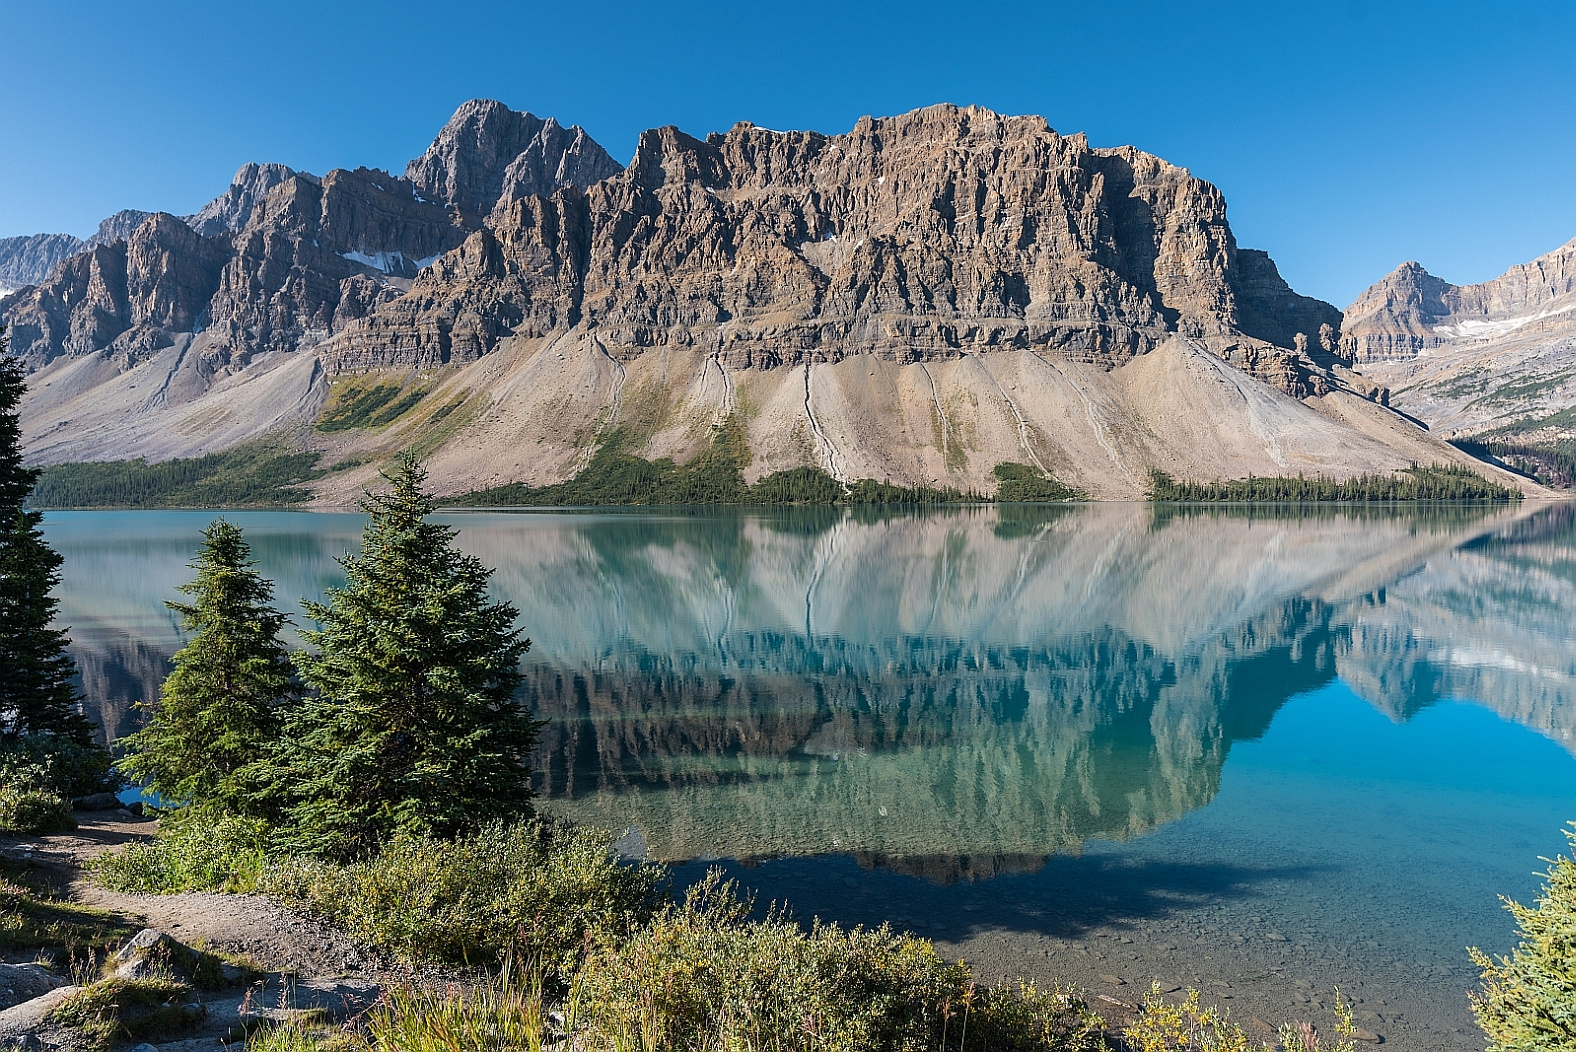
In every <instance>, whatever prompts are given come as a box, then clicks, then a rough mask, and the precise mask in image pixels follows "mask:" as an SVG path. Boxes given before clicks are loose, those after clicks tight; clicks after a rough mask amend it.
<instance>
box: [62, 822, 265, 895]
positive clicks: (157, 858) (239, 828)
mask: <svg viewBox="0 0 1576 1052" xmlns="http://www.w3.org/2000/svg"><path fill="white" fill-rule="evenodd" d="M267 837H268V825H267V823H265V822H262V821H260V820H258V819H255V818H240V817H237V816H235V815H226V814H219V813H215V812H212V811H206V810H203V809H201V808H186V809H183V810H181V811H175V812H171V813H169V814H167V815H166V816H165V817H164V819H163V821H161V822H160V823H159V832H158V835H157V836H156V837H155V838H154V839H153V841H151V842H150V843H145V844H132V845H130V846H128V847H127V848H125V849H124V850H123V851H118V852H106V853H104V854H102V855H99V856H98V857H97V858H95V859H94V860H93V861H92V862H91V863H89V868H90V869H91V870H92V872H93V874H94V875H95V876H96V877H97V878H98V880H99V882H100V883H102V884H103V885H104V886H105V887H107V888H109V889H110V890H112V891H129V892H139V893H142V894H153V895H171V894H174V893H175V892H179V891H252V890H254V889H255V888H256V887H257V884H258V879H259V877H260V875H261V874H262V871H263V857H264V856H263V845H264V843H265V841H266V839H267Z"/></svg>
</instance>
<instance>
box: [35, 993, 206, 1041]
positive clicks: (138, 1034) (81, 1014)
mask: <svg viewBox="0 0 1576 1052" xmlns="http://www.w3.org/2000/svg"><path fill="white" fill-rule="evenodd" d="M191 997H192V988H191V987H190V986H188V985H186V984H185V983H183V982H180V981H179V980H176V979H169V978H148V979H100V980H99V981H98V982H96V983H92V984H90V985H88V986H84V987H83V988H82V989H80V990H77V991H74V992H73V993H71V994H68V995H67V996H66V998H65V1000H63V1001H61V1002H60V1004H58V1005H56V1006H55V1007H54V1009H52V1010H51V1011H50V1013H49V1017H48V1018H49V1020H50V1021H51V1022H54V1023H59V1024H60V1025H61V1026H68V1027H71V1028H72V1029H74V1030H80V1031H82V1033H83V1034H84V1035H86V1036H87V1038H88V1040H89V1041H90V1042H91V1043H92V1044H93V1045H95V1046H97V1047H100V1048H108V1047H109V1046H110V1045H111V1044H113V1043H114V1042H116V1041H145V1040H147V1039H149V1038H161V1037H171V1036H174V1035H176V1034H179V1033H180V1032H182V1031H183V1030H188V1029H190V1028H191V1027H192V1026H194V1025H196V1024H197V1023H198V1022H200V1021H201V1020H202V1018H203V1012H202V1011H201V1010H200V1009H198V1010H196V1011H193V1010H189V1009H188V1008H187V1003H188V1001H189V1000H190V999H191Z"/></svg>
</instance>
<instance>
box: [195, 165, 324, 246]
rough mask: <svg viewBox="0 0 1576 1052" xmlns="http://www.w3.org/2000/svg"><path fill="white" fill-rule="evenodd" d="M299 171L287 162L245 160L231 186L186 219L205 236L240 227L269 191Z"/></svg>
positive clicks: (231, 181) (228, 231)
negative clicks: (267, 162) (264, 162)
mask: <svg viewBox="0 0 1576 1052" xmlns="http://www.w3.org/2000/svg"><path fill="white" fill-rule="evenodd" d="M296 174H297V172H296V170H295V169H293V168H290V167H288V166H286V165H283V164H255V163H251V162H248V163H247V164H243V165H242V166H241V167H240V169H239V170H238V171H237V172H236V173H235V177H234V178H233V179H231V180H230V188H229V189H228V190H226V191H225V192H224V193H222V194H220V195H219V196H218V197H216V198H214V199H213V200H212V201H209V202H208V203H207V204H206V205H203V207H202V209H201V210H200V211H198V212H197V213H196V214H195V215H191V216H187V217H186V222H187V223H189V224H191V227H192V229H193V230H195V231H197V232H198V233H199V234H202V235H203V236H205V237H215V236H218V235H220V234H226V233H232V232H234V231H236V230H240V229H241V228H242V227H244V226H245V225H246V223H247V221H248V220H249V219H251V217H252V210H253V209H254V208H256V207H257V204H258V202H259V201H261V200H262V199H263V198H264V197H265V196H267V194H268V191H270V190H272V189H273V188H274V187H276V186H278V185H279V184H280V183H282V182H284V181H285V180H286V179H289V178H291V177H292V176H294V175H296Z"/></svg>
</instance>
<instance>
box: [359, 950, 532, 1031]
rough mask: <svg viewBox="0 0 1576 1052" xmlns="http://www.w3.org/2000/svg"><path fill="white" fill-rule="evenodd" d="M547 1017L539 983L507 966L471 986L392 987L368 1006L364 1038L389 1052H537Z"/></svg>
mask: <svg viewBox="0 0 1576 1052" xmlns="http://www.w3.org/2000/svg"><path fill="white" fill-rule="evenodd" d="M548 1017H549V1013H548V1010H547V1007H546V1004H545V1002H544V1000H543V997H542V987H541V983H540V982H539V981H532V982H526V983H521V982H517V981H515V979H514V977H513V976H512V974H511V973H510V971H509V970H508V969H506V970H505V972H504V974H503V975H501V976H499V977H498V978H496V979H494V980H492V981H490V982H487V983H482V984H480V985H478V986H476V987H473V988H471V989H463V990H461V989H454V988H450V989H448V990H440V989H433V988H431V987H415V986H406V987H402V988H396V989H394V990H393V991H391V992H390V993H389V994H388V995H387V996H386V998H385V1000H384V1001H383V1003H382V1004H380V1005H379V1006H378V1007H377V1008H376V1009H374V1010H373V1012H372V1014H371V1016H370V1018H369V1019H368V1020H367V1027H366V1037H367V1041H368V1044H369V1045H370V1046H371V1047H372V1048H376V1049H388V1050H390V1052H394V1050H398V1052H541V1049H542V1046H543V1045H544V1044H547V1041H546V1038H547V1032H548V1025H549V1022H548Z"/></svg>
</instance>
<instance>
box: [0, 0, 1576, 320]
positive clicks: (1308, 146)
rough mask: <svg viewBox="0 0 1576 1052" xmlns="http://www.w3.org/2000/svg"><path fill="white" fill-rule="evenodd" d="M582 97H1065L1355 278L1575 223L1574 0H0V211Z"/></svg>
mask: <svg viewBox="0 0 1576 1052" xmlns="http://www.w3.org/2000/svg"><path fill="white" fill-rule="evenodd" d="M478 96H480V97H491V98H497V99H501V100H503V101H504V102H507V103H508V104H509V105H511V106H513V107H515V108H517V109H529V110H531V111H532V112H535V113H537V114H539V115H544V116H546V115H551V116H554V117H557V118H558V119H559V120H560V121H561V122H562V123H564V124H580V125H582V126H584V127H585V128H586V129H587V130H588V131H589V132H590V133H591V135H592V136H593V137H594V138H596V139H597V140H598V141H599V142H601V143H602V144H603V145H604V146H605V147H607V149H608V150H609V151H610V152H611V153H612V154H613V155H614V156H615V157H617V158H618V159H620V160H627V159H628V157H629V156H630V154H631V153H632V152H633V150H634V145H635V139H636V137H637V136H638V134H639V133H640V131H641V130H642V129H643V128H647V127H654V126H657V125H663V124H676V125H678V126H679V127H681V128H683V129H684V130H686V131H689V132H691V133H694V134H697V135H704V134H705V133H706V132H708V131H711V130H714V129H726V128H727V127H729V126H731V125H732V124H733V123H734V122H735V121H737V120H750V121H753V122H754V123H756V124H760V125H763V126H766V127H771V128H814V129H818V130H820V131H825V132H840V131H846V130H847V129H848V128H849V127H850V126H851V125H852V124H853V123H854V121H855V120H856V119H857V118H858V117H859V116H861V115H862V114H876V115H881V114H891V113H898V112H902V111H904V110H908V109H913V108H915V107H918V106H924V105H928V104H930V103H934V102H956V103H960V104H968V103H977V104H980V105H984V106H989V107H991V108H993V109H997V110H1001V111H1004V112H1009V113H1038V114H1042V115H1044V116H1045V117H1046V118H1048V119H1049V121H1050V122H1051V126H1052V127H1054V128H1056V129H1057V130H1058V131H1061V132H1064V133H1072V132H1076V131H1083V132H1087V133H1088V135H1089V138H1090V140H1091V142H1092V143H1093V144H1094V145H1097V146H1114V145H1119V144H1124V143H1131V144H1133V145H1136V146H1138V147H1140V148H1142V149H1145V150H1149V151H1151V152H1153V153H1156V154H1159V155H1160V156H1162V157H1165V158H1166V159H1168V160H1170V161H1172V162H1173V163H1176V164H1181V165H1185V166H1187V167H1188V168H1190V169H1191V170H1192V171H1193V173H1194V174H1196V175H1198V176H1201V177H1203V178H1205V179H1208V180H1210V181H1211V182H1213V183H1215V184H1216V185H1218V186H1219V187H1220V188H1221V189H1222V190H1223V191H1224V192H1225V194H1226V200H1227V202H1228V205H1229V208H1230V216H1231V222H1232V228H1233V229H1234V230H1235V232H1236V234H1237V238H1238V241H1239V243H1240V244H1242V245H1244V246H1246V247H1256V248H1264V249H1267V250H1269V252H1270V253H1271V254H1272V255H1273V256H1274V257H1275V259H1276V260H1277V262H1278V263H1279V264H1280V267H1281V270H1282V272H1283V273H1284V274H1285V275H1286V276H1287V278H1288V280H1290V281H1291V283H1292V284H1293V286H1294V287H1296V288H1297V289H1298V290H1299V291H1302V292H1304V293H1307V294H1309V295H1316V296H1320V297H1323V298H1325V299H1329V300H1331V301H1333V302H1335V303H1336V304H1337V305H1338V306H1344V305H1345V304H1346V303H1348V302H1349V301H1350V300H1351V299H1352V298H1353V297H1354V296H1355V295H1356V294H1357V293H1358V292H1360V291H1361V290H1362V289H1363V288H1364V287H1366V286H1367V285H1368V284H1370V283H1371V282H1373V281H1375V280H1377V279H1378V278H1380V277H1382V276H1383V275H1384V274H1385V273H1386V272H1387V271H1389V270H1390V269H1391V268H1392V267H1394V266H1395V265H1396V264H1397V263H1400V262H1401V261H1403V260H1406V259H1417V260H1419V261H1421V262H1422V263H1423V265H1424V266H1426V267H1427V268H1428V269H1429V270H1430V271H1432V272H1433V273H1435V274H1438V275H1439V276H1441V277H1443V278H1446V279H1447V280H1450V281H1455V282H1458V283H1466V282H1471V281H1481V280H1484V279H1487V278H1490V277H1493V276H1494V275H1496V274H1498V273H1500V272H1501V271H1503V270H1504V269H1505V268H1506V267H1508V266H1510V265H1512V264H1514V263H1518V262H1524V261H1526V260H1529V259H1531V258H1533V257H1534V256H1536V255H1539V254H1541V253H1543V252H1546V251H1548V250H1550V249H1552V248H1554V247H1556V246H1558V245H1560V244H1561V243H1563V242H1565V241H1567V240H1569V239H1570V238H1572V237H1576V4H1572V3H1569V2H1568V0H1560V2H1544V0H1523V2H1515V0H1507V2H1499V3H1488V2H1484V3H1456V2H1451V0H1435V2H1432V3H1410V2H1399V0H1398V2H1393V3H1375V2H1369V0H1333V2H1329V3H1306V4H1299V3H1292V2H1284V0H1259V2H1253V3H1170V4H1158V3H1156V4H1149V3H1124V4H1116V3H1111V4H1098V3H1094V2H1086V3H1081V4H1064V3H1056V2H1040V3H994V2H983V0H982V2H975V3H945V4H944V3H932V2H928V0H908V2H905V3H885V2H872V3H863V4H858V3H850V2H844V3H825V2H821V0H801V2H797V3H747V4H746V3H733V4H728V3H715V2H676V3H664V2H649V3H644V4H641V3H623V2H617V3H615V2H600V3H578V4H577V3H567V2H566V3H558V4H535V3H514V4H505V3H474V4H462V3H446V2H443V0H439V2H432V0H423V2H422V3H404V2H400V0H385V2H380V3H368V2H349V0H340V2H332V0H316V2H313V3H264V2H254V3H242V2H239V0H206V2H203V3H176V2H164V3H161V2H158V0H143V2H139V3H125V2H115V3H72V2H66V0H58V2H48V0H32V2H23V0H0V236H10V235H14V234H25V233H36V232H41V231H68V232H71V233H75V234H79V235H85V234H87V233H88V232H90V231H91V230H92V229H93V228H94V227H95V226H96V225H97V222H98V220H99V219H100V218H101V217H103V216H104V215H106V214H108V213H110V212H113V211H115V210H117V209H120V208H128V207H130V208H141V209H147V210H154V209H163V210H165V211H170V212H176V213H185V212H191V211H195V210H196V209H197V208H198V207H200V206H201V205H202V203H203V202H204V201H206V200H207V199H209V198H211V197H213V196H215V195H216V194H218V193H220V192H221V191H222V190H223V189H224V187H225V186H226V185H227V184H228V181H229V178H230V175H231V174H232V173H233V172H234V170H235V169H236V168H238V167H239V166H240V165H241V164H243V163H244V162H246V161H252V160H256V161H280V162H283V163H286V164H289V165H291V166H294V167H297V168H305V169H307V170H309V171H314V172H318V173H321V172H324V171H326V170H327V169H329V168H335V167H346V168H353V167H355V166H357V165H368V166H370V167H381V168H390V169H393V170H395V171H399V170H400V169H402V168H403V166H404V163H405V161H406V160H408V159H409V158H411V157H413V156H415V155H417V154H419V153H420V152H421V150H422V149H423V148H424V147H425V145H426V143H427V142H428V141H429V140H430V139H431V137H432V136H433V134H434V133H435V132H436V131H437V129H438V128H439V127H440V126H441V125H442V123H443V121H444V120H445V119H446V118H447V117H448V115H449V114H450V113H451V112H452V111H453V110H454V108H455V107H456V106H457V105H458V104H459V103H461V102H462V101H464V100H465V99H467V98H473V97H478Z"/></svg>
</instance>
